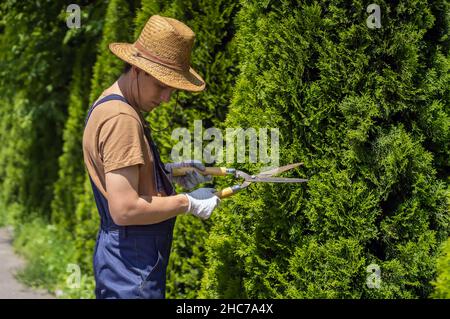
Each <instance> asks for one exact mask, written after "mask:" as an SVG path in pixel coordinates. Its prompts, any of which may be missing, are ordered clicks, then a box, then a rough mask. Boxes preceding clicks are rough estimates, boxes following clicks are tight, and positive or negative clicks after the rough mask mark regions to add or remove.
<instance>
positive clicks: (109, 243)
mask: <svg viewBox="0 0 450 319" xmlns="http://www.w3.org/2000/svg"><path fill="white" fill-rule="evenodd" d="M111 100H120V101H123V102H125V103H127V104H128V102H127V101H126V99H125V98H124V97H122V96H120V95H117V94H112V95H108V96H106V97H104V98H102V99H101V100H99V101H98V102H97V103H96V104H94V105H93V106H92V107H91V109H90V110H89V113H88V115H87V118H86V121H85V125H86V124H87V121H88V120H89V117H90V115H91V113H92V110H93V109H94V108H95V107H97V106H98V105H100V104H101V103H104V102H106V101H111ZM130 107H131V106H130ZM143 124H145V123H143ZM144 131H145V135H146V139H147V142H148V143H149V145H150V148H151V150H152V153H153V158H154V170H155V176H156V184H157V185H156V187H157V190H158V192H160V191H161V190H164V191H165V193H166V194H167V195H174V194H175V190H174V188H173V185H172V184H171V182H170V181H169V179H168V177H167V175H166V171H165V170H164V165H163V164H162V162H161V159H160V157H159V152H158V149H157V147H156V145H155V144H154V142H153V140H152V139H151V135H150V129H149V128H148V127H147V126H146V125H144ZM92 138H94V137H92ZM89 179H90V180H91V185H92V190H93V192H94V198H95V203H96V205H97V209H98V212H99V214H100V219H101V225H100V229H99V232H98V235H97V242H96V245H95V251H94V275H95V283H96V287H95V295H96V297H97V298H99V299H104V298H127V299H131V298H144V299H150V298H158V299H162V298H165V288H166V268H167V263H168V260H169V255H170V249H171V246H172V236H173V228H174V226H175V220H176V217H173V218H171V219H168V220H165V221H163V222H161V223H158V224H151V225H142V226H118V225H116V224H115V223H114V221H113V220H112V218H111V215H110V213H109V208H108V201H107V199H106V198H105V197H104V196H103V194H102V193H101V192H100V191H99V189H98V188H97V186H96V185H95V184H94V182H93V181H92V178H91V177H90V176H89Z"/></svg>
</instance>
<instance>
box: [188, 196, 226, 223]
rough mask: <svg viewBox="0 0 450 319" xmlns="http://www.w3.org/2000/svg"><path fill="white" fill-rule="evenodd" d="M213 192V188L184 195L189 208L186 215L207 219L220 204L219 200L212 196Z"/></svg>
mask: <svg viewBox="0 0 450 319" xmlns="http://www.w3.org/2000/svg"><path fill="white" fill-rule="evenodd" d="M214 192H216V190H215V189H214V188H199V189H196V190H195V191H193V192H190V193H184V195H186V196H187V198H188V199H189V208H188V210H187V212H186V213H191V214H192V215H195V216H197V217H199V218H201V219H208V218H209V217H210V216H211V213H212V212H213V210H214V209H215V208H216V207H217V205H219V203H220V198H219V197H217V196H216V195H214Z"/></svg>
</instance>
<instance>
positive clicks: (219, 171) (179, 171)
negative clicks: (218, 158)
mask: <svg viewBox="0 0 450 319" xmlns="http://www.w3.org/2000/svg"><path fill="white" fill-rule="evenodd" d="M193 170H196V171H197V172H199V173H200V174H202V175H213V176H225V175H227V168H226V167H206V168H205V170H204V171H201V170H199V169H197V168H195V167H181V168H174V169H173V171H172V173H173V176H183V175H186V173H187V172H190V171H193Z"/></svg>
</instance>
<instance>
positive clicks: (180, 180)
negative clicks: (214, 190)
mask: <svg viewBox="0 0 450 319" xmlns="http://www.w3.org/2000/svg"><path fill="white" fill-rule="evenodd" d="M182 167H195V168H197V169H199V170H201V171H204V170H205V166H204V165H203V164H202V162H200V161H198V160H189V161H183V162H179V163H167V164H165V168H166V170H167V171H168V172H169V178H170V180H171V181H172V182H174V183H177V184H178V185H180V186H182V187H184V188H186V189H192V188H194V187H195V186H197V185H198V184H200V183H204V182H210V181H211V180H212V176H211V175H202V174H200V173H199V172H197V171H196V170H192V171H190V172H187V173H186V175H183V176H173V174H172V172H173V169H174V168H182Z"/></svg>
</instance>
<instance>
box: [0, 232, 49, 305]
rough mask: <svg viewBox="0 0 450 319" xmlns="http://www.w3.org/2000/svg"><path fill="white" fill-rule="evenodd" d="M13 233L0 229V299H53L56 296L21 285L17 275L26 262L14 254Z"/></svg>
mask: <svg viewBox="0 0 450 319" xmlns="http://www.w3.org/2000/svg"><path fill="white" fill-rule="evenodd" d="M11 242H12V236H11V231H10V229H9V228H7V227H2V228H0V299H52V298H55V297H54V296H52V295H50V294H48V293H47V292H45V291H42V290H36V289H31V288H29V287H26V286H25V285H23V284H22V283H20V282H19V281H18V280H17V279H16V278H15V274H16V273H17V271H18V270H20V269H21V268H22V267H24V265H25V262H24V260H23V259H22V258H20V257H19V256H17V255H16V254H15V253H14V250H13V248H12V245H11Z"/></svg>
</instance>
